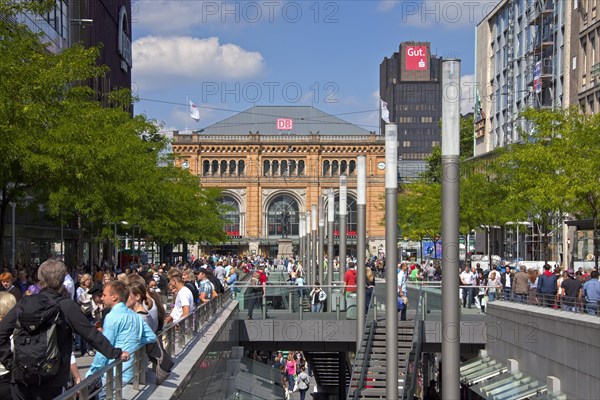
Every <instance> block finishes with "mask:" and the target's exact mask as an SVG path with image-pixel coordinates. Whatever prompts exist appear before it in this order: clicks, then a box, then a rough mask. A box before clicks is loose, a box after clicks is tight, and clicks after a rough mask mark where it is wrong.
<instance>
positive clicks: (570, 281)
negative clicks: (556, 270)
mask: <svg viewBox="0 0 600 400" xmlns="http://www.w3.org/2000/svg"><path fill="white" fill-rule="evenodd" d="M581 286H582V284H581V281H580V280H578V279H575V271H573V270H572V269H570V270H568V271H567V279H565V280H563V282H562V284H561V285H560V287H561V289H562V290H561V299H562V306H563V310H565V311H573V312H577V305H578V304H579V303H580V301H581Z"/></svg>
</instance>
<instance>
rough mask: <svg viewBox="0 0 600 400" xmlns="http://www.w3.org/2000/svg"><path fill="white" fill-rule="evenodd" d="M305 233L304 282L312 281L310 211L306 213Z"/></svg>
mask: <svg viewBox="0 0 600 400" xmlns="http://www.w3.org/2000/svg"><path fill="white" fill-rule="evenodd" d="M304 223H305V225H304V232H305V233H306V234H305V235H304V242H305V245H304V246H305V247H304V248H305V249H306V267H305V268H304V270H303V271H302V276H303V278H304V281H305V282H307V281H310V271H312V267H311V259H310V211H307V212H306V217H305V218H304Z"/></svg>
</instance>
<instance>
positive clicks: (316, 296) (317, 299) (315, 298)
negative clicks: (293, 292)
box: [309, 281, 327, 312]
mask: <svg viewBox="0 0 600 400" xmlns="http://www.w3.org/2000/svg"><path fill="white" fill-rule="evenodd" d="M309 297H310V304H311V311H312V312H321V311H322V310H323V305H324V304H325V300H327V293H325V291H324V290H323V289H321V284H320V283H319V281H317V282H315V287H314V288H313V290H311V292H310V295H309Z"/></svg>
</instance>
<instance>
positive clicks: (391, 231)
mask: <svg viewBox="0 0 600 400" xmlns="http://www.w3.org/2000/svg"><path fill="white" fill-rule="evenodd" d="M385 257H386V266H385V281H386V282H387V285H386V290H385V297H386V299H385V301H386V308H385V319H386V324H387V326H386V331H385V353H386V358H387V365H386V368H387V369H386V375H385V381H386V385H385V386H386V387H385V394H386V398H387V399H397V398H398V286H397V285H396V282H397V281H398V278H397V276H396V265H397V263H398V125H396V124H395V123H389V124H386V125H385ZM457 304H458V303H457Z"/></svg>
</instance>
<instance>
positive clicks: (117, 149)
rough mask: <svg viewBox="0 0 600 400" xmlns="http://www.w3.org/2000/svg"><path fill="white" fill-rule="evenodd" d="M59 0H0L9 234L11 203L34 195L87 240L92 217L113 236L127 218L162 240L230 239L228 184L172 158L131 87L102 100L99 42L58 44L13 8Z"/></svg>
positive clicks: (0, 208) (0, 167)
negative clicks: (207, 182) (53, 46)
mask: <svg viewBox="0 0 600 400" xmlns="http://www.w3.org/2000/svg"><path fill="white" fill-rule="evenodd" d="M52 5H54V1H50V2H43V1H34V2H27V1H25V2H12V1H6V0H0V15H2V16H3V17H4V18H0V54H2V57H0V195H1V199H0V240H2V238H3V237H4V235H3V233H4V232H3V229H4V218H5V215H6V212H7V209H8V206H9V204H10V203H11V202H14V203H17V204H19V205H21V206H24V205H26V204H28V203H31V202H32V201H35V202H36V203H37V204H39V205H41V206H42V207H43V208H44V209H45V210H46V211H47V212H48V214H49V215H51V216H54V217H57V218H58V217H60V218H61V220H68V219H73V220H75V221H76V226H77V228H78V231H79V239H80V240H79V242H81V238H82V236H81V235H82V233H83V231H84V230H85V229H89V228H90V226H91V225H92V224H94V226H95V227H96V229H95V230H96V231H98V232H99V233H100V234H101V235H105V236H106V237H112V232H111V229H110V226H111V224H112V223H114V222H116V221H123V220H126V221H128V222H129V223H131V224H134V225H136V226H138V227H139V228H140V229H141V230H142V233H145V234H147V235H149V236H152V237H154V238H156V239H157V240H161V241H163V242H177V241H183V240H186V241H194V242H195V241H200V240H203V241H218V240H222V239H223V238H224V233H223V221H222V220H221V218H220V211H221V210H220V199H219V196H220V195H219V193H218V192H217V191H214V190H204V189H202V188H201V187H200V185H199V182H198V180H197V179H196V178H194V177H193V176H191V174H190V173H189V172H188V171H183V170H181V169H179V168H176V167H175V166H174V165H173V162H172V161H173V160H172V159H170V160H167V161H169V162H167V163H165V159H164V156H163V155H162V154H163V153H164V151H165V148H166V145H167V142H166V140H165V139H164V138H163V137H162V136H161V135H159V134H158V127H157V124H156V123H155V121H153V120H150V119H148V118H147V117H146V116H144V115H137V116H134V117H132V116H131V115H130V113H129V112H128V111H126V109H127V108H128V107H127V106H128V105H130V104H131V103H132V101H134V99H132V97H131V94H130V93H129V91H128V90H121V91H113V92H112V93H111V94H110V95H109V98H108V103H109V104H110V105H111V106H110V107H102V106H101V104H100V102H98V101H96V98H97V95H96V94H95V93H93V92H92V90H91V89H90V88H89V87H88V86H86V84H85V83H86V82H89V81H90V80H93V79H95V78H99V77H102V76H103V75H104V74H105V73H106V72H107V68H106V67H104V66H99V65H97V59H98V55H99V50H98V49H97V48H89V49H86V48H83V47H81V46H78V45H75V46H73V47H71V48H69V49H66V50H64V51H62V52H60V53H52V52H51V51H49V49H48V48H47V46H46V45H45V44H44V43H43V41H42V38H41V35H39V34H34V33H32V32H31V31H30V30H29V29H28V28H27V27H26V26H24V25H19V24H17V23H16V22H15V21H16V19H15V18H12V17H14V16H15V13H17V12H42V11H44V10H48V8H46V7H48V6H52ZM165 164H166V165H165ZM32 199H34V200H32ZM98 227H103V228H101V229H99V228H98ZM78 247H79V248H80V250H79V252H78V253H79V254H81V248H82V246H81V243H79V246H78ZM3 249H4V246H3V245H2V243H0V251H2V250H3ZM2 257H3V254H0V259H2Z"/></svg>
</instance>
